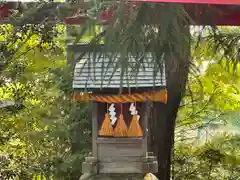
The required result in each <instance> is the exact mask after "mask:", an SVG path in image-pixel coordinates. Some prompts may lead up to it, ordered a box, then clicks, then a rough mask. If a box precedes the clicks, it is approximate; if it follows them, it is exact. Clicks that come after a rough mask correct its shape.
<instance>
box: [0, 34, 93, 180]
mask: <svg viewBox="0 0 240 180" xmlns="http://www.w3.org/2000/svg"><path fill="white" fill-rule="evenodd" d="M23 41H26V42H24V44H23V46H22V47H21V48H20V49H13V52H14V54H15V56H12V57H11V61H9V62H10V63H7V64H4V66H3V69H2V71H1V77H2V78H3V80H4V81H3V82H2V86H1V88H0V100H3V99H9V98H10V99H12V100H14V101H15V102H17V104H20V105H21V106H22V108H19V107H17V106H13V107H11V109H9V108H7V109H0V111H1V113H0V119H1V121H0V127H1V128H0V142H1V143H0V157H1V160H0V165H1V171H0V177H1V179H6V180H7V179H10V178H11V177H12V178H14V179H15V178H17V179H20V180H23V179H24V180H27V179H32V178H35V177H39V178H40V177H42V178H43V177H45V178H47V179H64V180H65V179H66V180H67V179H77V178H78V177H79V176H80V174H81V171H79V170H80V169H79V167H80V164H81V162H82V160H83V157H84V155H85V154H86V153H87V152H88V151H89V150H90V148H91V138H90V137H91V136H90V134H91V131H90V127H91V123H90V121H89V117H88V114H89V113H87V112H88V109H89V107H90V105H87V104H79V103H76V102H73V101H72V100H71V95H72V87H71V86H72V85H71V82H72V76H71V75H72V69H71V68H70V67H68V66H67V64H66V57H65V51H64V48H65V47H64V45H62V44H61V43H59V42H55V43H54V44H56V45H58V47H57V48H55V49H51V48H50V45H49V43H47V42H45V43H44V44H42V45H41V47H40V48H39V46H36V45H38V44H39V43H41V41H40V40H39V36H38V35H33V36H31V38H30V39H28V38H27V37H26V39H20V40H18V41H17V42H15V44H16V45H15V46H13V47H15V48H17V47H18V45H17V44H21V43H22V42H23ZM12 42H13V41H11V40H9V39H6V40H5V44H9V43H12ZM13 47H12V48H13ZM4 57H5V56H4ZM20 66H21V67H22V68H19V67H20Z"/></svg>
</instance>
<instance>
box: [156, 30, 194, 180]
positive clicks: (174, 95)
mask: <svg viewBox="0 0 240 180" xmlns="http://www.w3.org/2000/svg"><path fill="white" fill-rule="evenodd" d="M187 28H188V27H187ZM183 45H184V44H179V46H183ZM185 47H186V48H185V49H186V51H185V52H186V53H184V57H182V58H181V57H176V55H172V56H169V58H167V59H166V77H167V91H168V102H167V104H162V103H158V102H156V103H154V104H153V106H154V111H153V124H152V126H153V132H152V133H153V134H152V135H153V139H152V140H153V141H152V146H153V151H154V152H155V153H156V154H157V157H158V164H159V166H158V173H157V177H158V178H159V180H170V176H171V173H170V172H171V154H172V148H173V145H174V130H175V123H176V117H177V113H178V108H179V105H180V102H181V99H182V97H183V95H184V92H185V86H186V82H187V78H188V72H189V65H190V59H189V58H190V54H189V52H190V41H188V42H187V44H186V45H185ZM174 56H175V57H174Z"/></svg>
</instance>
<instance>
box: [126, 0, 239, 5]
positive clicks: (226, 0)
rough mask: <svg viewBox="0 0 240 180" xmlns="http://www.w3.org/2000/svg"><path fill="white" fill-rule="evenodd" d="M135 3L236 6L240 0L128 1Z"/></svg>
mask: <svg viewBox="0 0 240 180" xmlns="http://www.w3.org/2000/svg"><path fill="white" fill-rule="evenodd" d="M128 1H135V2H173V3H195V4H226V5H237V4H240V0H128Z"/></svg>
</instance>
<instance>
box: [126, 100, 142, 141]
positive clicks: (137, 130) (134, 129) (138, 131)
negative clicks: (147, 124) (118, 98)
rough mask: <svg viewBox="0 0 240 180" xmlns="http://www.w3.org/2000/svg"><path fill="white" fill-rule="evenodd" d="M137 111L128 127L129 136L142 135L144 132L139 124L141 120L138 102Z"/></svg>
mask: <svg viewBox="0 0 240 180" xmlns="http://www.w3.org/2000/svg"><path fill="white" fill-rule="evenodd" d="M134 104H135V107H134V108H135V112H134V114H133V116H132V121H131V123H130V126H129V128H128V136H132V137H142V136H143V133H142V128H141V126H140V124H139V120H138V115H137V103H136V102H135V103H134Z"/></svg>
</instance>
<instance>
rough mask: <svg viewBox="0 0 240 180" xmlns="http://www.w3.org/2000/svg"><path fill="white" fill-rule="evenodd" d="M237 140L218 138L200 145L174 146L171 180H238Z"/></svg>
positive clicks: (231, 137) (227, 136) (239, 160)
mask: <svg viewBox="0 0 240 180" xmlns="http://www.w3.org/2000/svg"><path fill="white" fill-rule="evenodd" d="M239 140H240V139H239V136H229V135H222V136H217V137H215V138H213V139H212V141H211V142H209V143H206V144H204V145H198V146H192V144H189V143H182V142H181V143H177V144H176V146H175V157H174V159H173V164H174V172H173V174H174V177H175V179H178V180H181V179H188V180H191V179H197V180H210V179H212V180H214V179H219V180H227V179H232V180H233V179H234V180H235V179H236V180H237V179H238V178H239V176H240V174H239V172H240V171H239V170H240V169H239V164H240V159H239V153H240V148H239V147H240V146H239Z"/></svg>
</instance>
